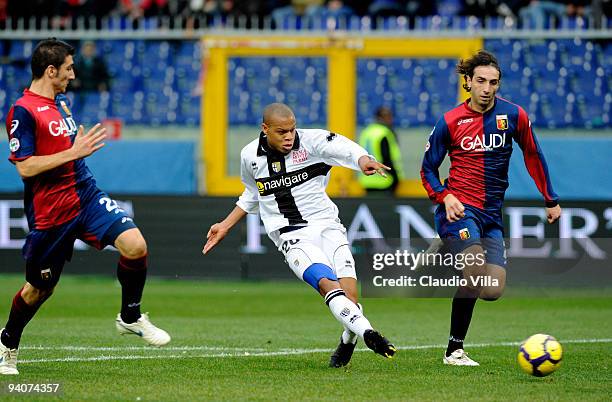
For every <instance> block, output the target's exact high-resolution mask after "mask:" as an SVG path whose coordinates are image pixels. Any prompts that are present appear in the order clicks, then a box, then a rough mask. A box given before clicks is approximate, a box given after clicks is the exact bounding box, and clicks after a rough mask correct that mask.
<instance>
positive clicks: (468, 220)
mask: <svg viewBox="0 0 612 402" xmlns="http://www.w3.org/2000/svg"><path fill="white" fill-rule="evenodd" d="M464 206H465V216H464V217H463V218H461V219H460V220H458V221H457V222H449V221H448V219H446V209H445V207H444V205H440V206H438V208H437V209H436V214H435V224H436V231H437V232H438V234H439V235H440V238H442V239H443V240H445V242H444V244H445V247H447V250H448V251H450V252H452V253H460V252H462V251H463V250H465V249H466V248H468V247H470V246H472V245H474V244H480V245H481V246H482V248H483V249H484V250H485V253H486V261H487V263H488V264H495V265H499V266H500V267H504V268H505V267H506V265H507V261H506V248H505V244H504V226H503V221H502V214H501V211H500V212H499V213H492V212H489V211H483V210H482V209H479V208H475V207H472V206H471V205H464Z"/></svg>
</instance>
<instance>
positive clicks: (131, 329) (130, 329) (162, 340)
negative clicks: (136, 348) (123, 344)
mask: <svg viewBox="0 0 612 402" xmlns="http://www.w3.org/2000/svg"><path fill="white" fill-rule="evenodd" d="M115 326H116V327H117V332H119V334H121V335H138V336H140V337H141V338H142V339H144V341H145V342H147V343H148V344H149V345H153V346H164V345H165V344H167V343H168V342H170V335H168V333H167V332H166V331H164V330H163V329H161V328H157V327H156V326H155V325H153V324H151V321H149V315H148V313H144V314H141V316H140V318H139V319H138V321H136V322H135V323H132V324H126V323H125V322H123V320H122V319H121V313H119V314H117V319H116V320H115Z"/></svg>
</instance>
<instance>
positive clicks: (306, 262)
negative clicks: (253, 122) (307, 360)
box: [202, 103, 396, 367]
mask: <svg viewBox="0 0 612 402" xmlns="http://www.w3.org/2000/svg"><path fill="white" fill-rule="evenodd" d="M261 127H262V132H261V133H260V135H259V138H258V139H256V140H254V141H252V142H251V143H249V144H248V145H247V146H245V147H244V148H243V149H242V151H241V153H240V160H241V165H240V176H241V179H242V182H243V183H244V185H245V189H244V192H243V193H242V195H241V196H240V198H239V199H238V201H237V202H236V207H235V208H234V209H233V210H232V212H230V213H229V215H228V216H227V217H226V218H225V219H224V220H223V221H222V222H219V223H215V224H214V225H212V226H211V228H210V230H209V231H208V235H207V241H206V244H205V245H204V249H203V250H202V251H203V253H204V254H207V253H208V252H209V251H210V250H211V249H212V248H213V247H215V246H216V245H217V244H218V243H219V242H220V241H221V240H222V239H223V238H224V237H225V236H226V235H227V233H228V232H229V230H230V229H231V228H232V227H233V226H234V225H236V223H238V222H239V221H240V220H241V219H242V218H244V217H245V216H246V215H247V214H248V213H257V212H259V213H260V215H261V219H262V221H263V223H264V226H265V229H266V232H267V233H268V236H269V237H270V239H272V241H273V242H274V244H275V245H276V246H277V247H278V249H279V251H280V252H282V253H283V255H284V256H285V261H286V262H287V264H288V265H289V267H290V268H291V269H292V270H293V272H294V273H295V275H296V276H297V277H298V278H300V279H302V280H303V281H304V282H306V283H308V284H309V285H310V286H312V287H313V288H314V289H315V290H317V291H318V292H319V293H320V294H321V295H322V296H323V297H324V298H325V303H326V304H327V305H328V307H329V309H330V310H331V312H332V314H333V316H334V317H336V319H337V320H338V321H340V323H341V324H342V325H343V326H344V332H343V333H342V336H341V339H340V344H339V345H338V347H337V349H336V351H335V352H334V353H333V354H332V356H331V360H330V366H331V367H342V366H346V365H347V364H348V362H349V361H350V359H351V356H352V355H353V351H354V349H355V345H356V343H357V340H358V338H363V340H364V342H365V344H366V345H367V346H368V347H369V348H370V349H372V350H373V351H374V352H375V353H378V354H380V355H382V356H384V357H387V358H391V357H393V355H394V354H395V352H396V349H395V347H394V346H393V345H392V344H391V343H390V342H389V341H388V340H387V339H386V338H385V337H384V336H382V335H381V334H380V333H379V332H378V331H376V330H374V329H373V328H372V325H371V324H370V322H369V321H368V319H367V318H366V317H365V316H364V314H363V311H362V308H361V306H360V305H359V304H358V303H357V276H356V274H355V261H354V259H353V255H352V254H351V251H350V248H349V244H348V240H347V238H346V229H345V228H344V226H343V225H342V224H341V223H340V219H339V218H338V207H336V205H335V204H334V203H333V202H332V201H331V199H330V198H329V196H328V195H327V194H326V192H325V187H326V186H327V183H328V181H329V171H330V169H331V168H332V166H344V167H347V168H350V169H353V170H359V171H362V172H363V173H364V174H366V175H372V174H376V173H378V174H381V175H384V174H385V169H386V170H389V168H388V167H387V166H385V165H383V164H381V163H379V162H377V161H376V160H374V159H373V158H372V157H370V156H369V155H368V153H367V151H366V150H365V149H363V148H362V147H361V146H359V145H358V144H356V143H354V142H353V141H351V140H349V139H348V138H346V137H343V136H341V135H338V134H335V133H332V132H329V131H327V130H319V129H297V128H296V121H295V115H294V114H293V111H292V110H291V109H290V108H289V107H288V106H287V105H285V104H282V103H272V104H270V105H268V106H266V108H265V109H264V113H263V123H262V125H261Z"/></svg>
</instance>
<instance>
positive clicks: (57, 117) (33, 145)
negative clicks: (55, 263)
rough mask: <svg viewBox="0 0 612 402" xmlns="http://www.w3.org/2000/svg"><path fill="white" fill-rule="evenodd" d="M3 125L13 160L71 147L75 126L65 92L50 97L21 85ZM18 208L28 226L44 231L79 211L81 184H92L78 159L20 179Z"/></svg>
mask: <svg viewBox="0 0 612 402" xmlns="http://www.w3.org/2000/svg"><path fill="white" fill-rule="evenodd" d="M6 129H7V133H8V137H9V148H10V151H11V154H10V157H9V160H10V161H11V162H13V163H15V162H17V161H23V160H25V159H27V158H29V157H31V156H43V155H52V154H56V153H58V152H61V151H64V150H66V149H69V148H70V147H72V144H73V142H74V138H75V135H76V133H77V130H78V127H77V124H76V123H75V121H74V119H73V117H72V113H71V111H70V103H69V101H68V98H66V96H65V95H63V94H60V95H58V96H57V97H56V98H55V100H53V99H49V98H47V97H44V96H40V95H37V94H35V93H34V92H31V91H30V90H28V89H26V90H25V91H24V93H23V96H22V97H21V98H19V99H18V100H17V102H15V104H14V105H13V106H12V107H11V109H10V111H9V113H8V115H7V119H6ZM23 182H24V208H25V212H26V216H27V218H28V224H29V227H30V229H31V230H32V229H39V230H43V229H49V228H52V227H55V226H58V225H61V224H62V223H65V222H67V221H69V220H70V219H72V218H74V217H75V216H77V214H78V213H79V211H80V208H81V205H80V197H79V189H80V188H81V187H82V186H81V184H94V185H95V181H94V180H93V176H92V174H91V172H90V171H89V169H88V168H87V166H86V165H85V161H84V160H83V159H78V160H75V161H72V162H68V163H65V164H63V165H61V166H58V167H56V168H55V169H51V170H48V171H46V172H43V173H40V174H38V175H36V176H33V177H30V178H27V179H24V180H23Z"/></svg>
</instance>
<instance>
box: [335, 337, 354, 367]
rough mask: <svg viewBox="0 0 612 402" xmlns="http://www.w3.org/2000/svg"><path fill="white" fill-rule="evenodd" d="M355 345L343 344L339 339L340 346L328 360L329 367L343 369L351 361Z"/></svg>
mask: <svg viewBox="0 0 612 402" xmlns="http://www.w3.org/2000/svg"><path fill="white" fill-rule="evenodd" d="M355 345H356V343H343V342H342V337H340V344H338V347H337V348H336V350H335V351H334V353H333V354H332V355H331V358H330V359H329V367H334V368H340V367H344V366H346V365H347V364H349V362H350V361H351V357H353V351H354V350H355Z"/></svg>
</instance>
